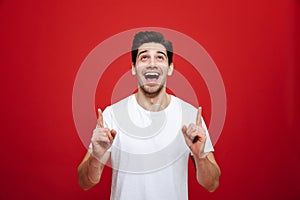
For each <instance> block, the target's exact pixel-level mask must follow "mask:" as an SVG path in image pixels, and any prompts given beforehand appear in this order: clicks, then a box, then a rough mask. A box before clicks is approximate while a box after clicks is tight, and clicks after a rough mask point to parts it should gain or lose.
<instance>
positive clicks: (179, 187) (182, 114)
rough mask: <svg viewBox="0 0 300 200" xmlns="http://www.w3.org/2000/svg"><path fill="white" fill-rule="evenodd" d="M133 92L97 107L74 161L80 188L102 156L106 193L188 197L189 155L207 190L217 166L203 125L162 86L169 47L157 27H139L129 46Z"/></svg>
mask: <svg viewBox="0 0 300 200" xmlns="http://www.w3.org/2000/svg"><path fill="white" fill-rule="evenodd" d="M131 55H132V74H133V75H134V76H136V78H137V81H138V86H139V87H138V90H137V92H136V93H135V94H133V95H130V96H129V97H127V98H125V99H123V100H121V101H120V102H118V103H116V104H113V105H111V106H108V107H107V108H106V109H105V110H104V112H103V114H102V112H101V110H100V109H99V110H98V123H97V127H96V129H95V130H94V132H93V136H92V139H91V145H90V148H89V150H88V152H87V154H86V156H85V157H84V159H83V161H82V162H81V164H80V165H79V167H78V176H79V184H80V186H81V187H82V188H83V189H89V188H91V187H93V186H94V185H96V184H97V183H98V182H99V181H100V178H101V174H102V171H103V168H104V167H105V165H107V163H108V161H110V162H109V163H111V166H112V168H113V175H112V176H113V177H112V188H111V199H113V200H115V199H116V200H120V199H125V200H132V199H139V200H140V199H141V200H144V199H145V200H148V199H149V200H154V199H155V200H162V199H172V200H175V199H178V200H183V199H188V189H187V170H188V165H187V163H188V158H189V157H191V158H192V159H193V161H194V164H195V168H196V175H197V177H196V178H197V181H198V183H199V184H200V185H201V186H203V187H204V188H205V189H207V190H208V191H210V192H212V191H214V190H216V188H217V187H218V186H219V177H220V173H221V172H220V168H219V166H218V164H217V162H216V160H215V158H214V155H213V153H212V152H213V151H214V149H213V146H212V143H211V141H210V138H209V134H208V131H207V128H206V125H205V123H204V121H203V119H202V116H201V112H202V110H201V107H200V108H199V109H198V110H197V109H196V108H194V107H193V106H191V105H190V104H188V103H186V102H184V101H182V100H180V99H179V98H177V97H175V96H172V95H170V94H168V93H167V92H166V82H167V76H171V75H172V72H173V59H172V57H173V47H172V43H171V42H170V41H167V40H165V39H164V37H163V35H162V34H161V33H158V32H140V33H138V34H136V35H135V38H134V41H133V46H132V52H131Z"/></svg>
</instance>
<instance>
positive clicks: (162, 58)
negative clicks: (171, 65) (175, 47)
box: [157, 55, 165, 61]
mask: <svg viewBox="0 0 300 200" xmlns="http://www.w3.org/2000/svg"><path fill="white" fill-rule="evenodd" d="M157 60H159V61H163V60H165V57H164V56H163V55H158V56H157Z"/></svg>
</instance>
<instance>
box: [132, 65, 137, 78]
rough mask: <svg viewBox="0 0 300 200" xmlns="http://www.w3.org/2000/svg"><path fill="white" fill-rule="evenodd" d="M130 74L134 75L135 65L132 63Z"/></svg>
mask: <svg viewBox="0 0 300 200" xmlns="http://www.w3.org/2000/svg"><path fill="white" fill-rule="evenodd" d="M131 74H132V75H133V76H134V75H136V71H135V66H134V64H133V63H132V65H131Z"/></svg>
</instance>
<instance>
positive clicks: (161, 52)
mask: <svg viewBox="0 0 300 200" xmlns="http://www.w3.org/2000/svg"><path fill="white" fill-rule="evenodd" d="M147 51H149V50H143V51H141V52H139V53H138V55H137V56H139V55H141V54H143V53H145V52H147ZM156 53H160V54H163V55H164V56H166V57H167V55H166V54H165V52H163V51H157V52H156Z"/></svg>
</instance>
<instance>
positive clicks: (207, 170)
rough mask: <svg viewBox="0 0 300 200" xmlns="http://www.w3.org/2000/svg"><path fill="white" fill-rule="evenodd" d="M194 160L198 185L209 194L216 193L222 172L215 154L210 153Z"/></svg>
mask: <svg viewBox="0 0 300 200" xmlns="http://www.w3.org/2000/svg"><path fill="white" fill-rule="evenodd" d="M192 159H193V160H194V163H195V167H196V174H197V181H198V183H199V184H200V185H202V186H203V187H204V188H205V189H207V190H208V191H209V192H213V191H215V190H216V189H217V188H218V187H219V178H220V175H221V170H220V167H219V166H218V164H217V162H216V160H215V158H214V155H213V153H212V152H209V153H208V154H207V155H206V156H204V157H202V158H200V157H198V156H193V157H192Z"/></svg>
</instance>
